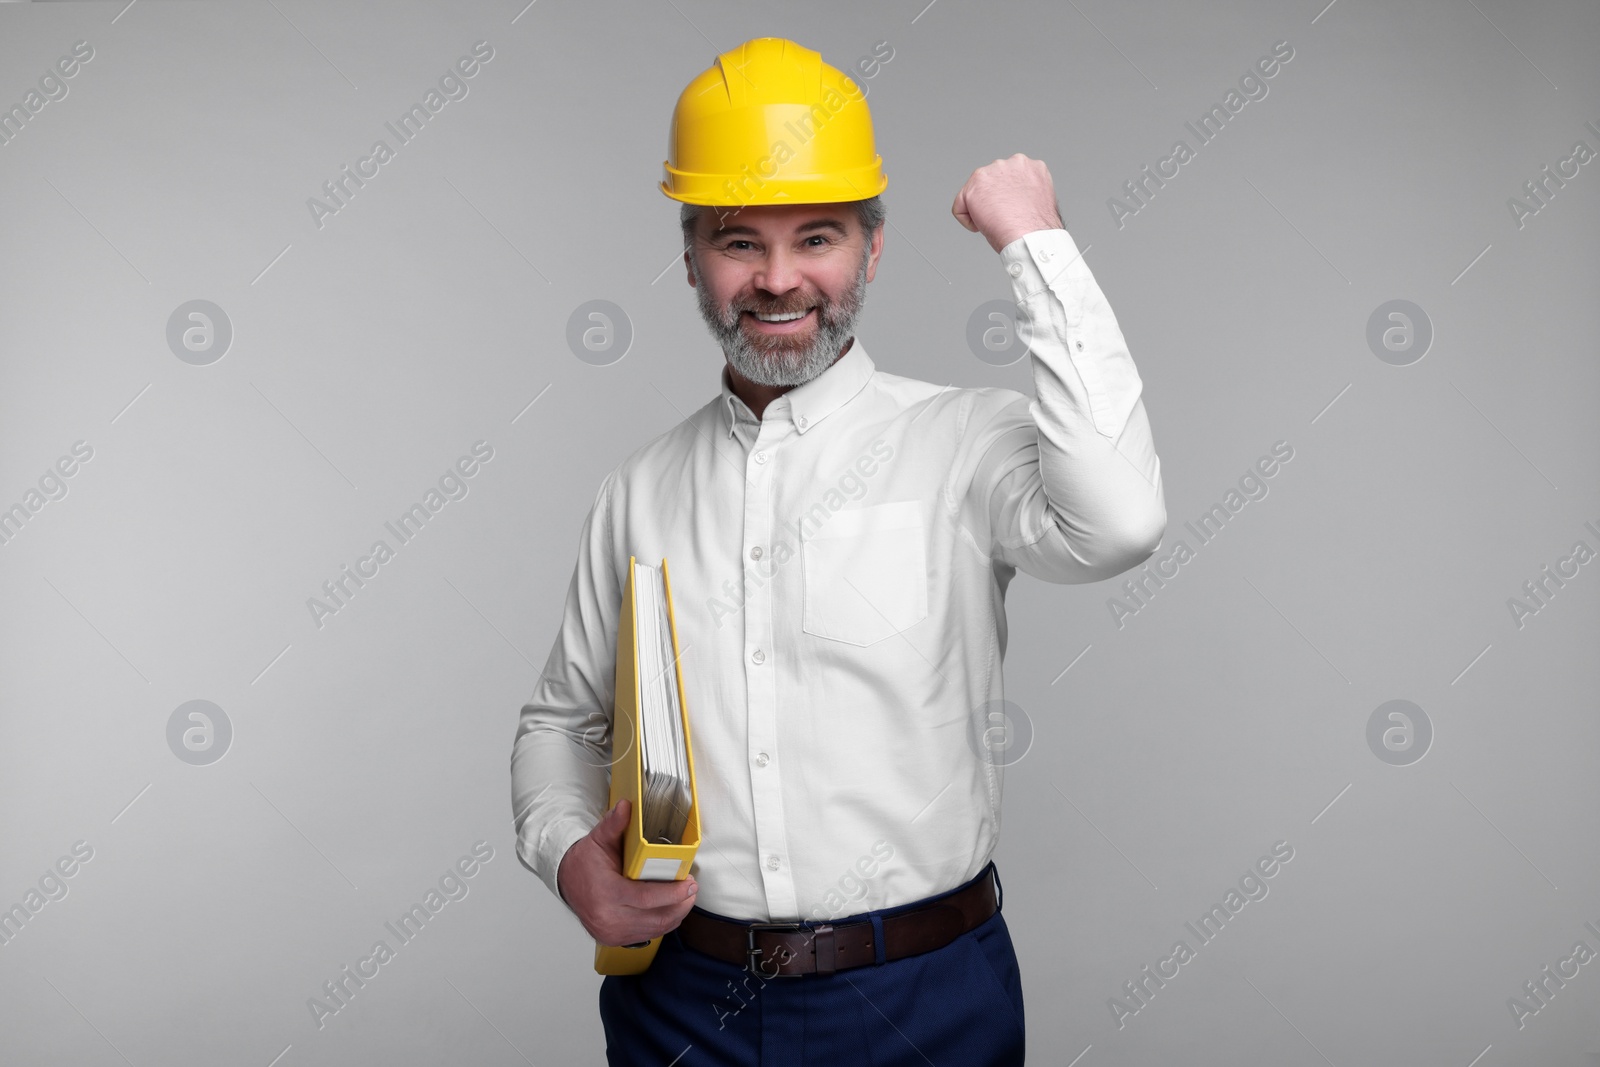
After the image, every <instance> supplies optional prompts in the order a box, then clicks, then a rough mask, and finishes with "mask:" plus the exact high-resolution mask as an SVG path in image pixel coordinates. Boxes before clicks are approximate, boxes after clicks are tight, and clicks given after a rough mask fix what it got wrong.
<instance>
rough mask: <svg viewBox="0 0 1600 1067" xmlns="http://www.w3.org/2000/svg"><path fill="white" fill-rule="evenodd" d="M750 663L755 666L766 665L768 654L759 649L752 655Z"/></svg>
mask: <svg viewBox="0 0 1600 1067" xmlns="http://www.w3.org/2000/svg"><path fill="white" fill-rule="evenodd" d="M750 662H751V663H755V664H762V663H765V662H767V654H766V653H765V652H763V651H761V650H760V649H759V648H758V649H756V650H755V651H754V652H752V653H750Z"/></svg>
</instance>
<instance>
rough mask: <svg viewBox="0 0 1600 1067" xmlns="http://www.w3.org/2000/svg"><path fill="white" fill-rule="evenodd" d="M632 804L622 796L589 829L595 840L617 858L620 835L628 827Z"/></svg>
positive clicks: (618, 855) (619, 857) (620, 842)
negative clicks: (591, 828)
mask: <svg viewBox="0 0 1600 1067" xmlns="http://www.w3.org/2000/svg"><path fill="white" fill-rule="evenodd" d="M631 811H632V805H631V804H630V802H629V801H628V798H627V797H623V798H622V799H621V800H618V801H617V802H616V803H615V804H613V805H612V806H611V810H610V811H608V812H606V813H605V816H604V817H603V818H601V820H600V821H599V822H597V823H595V824H594V829H593V830H591V831H589V832H590V833H591V834H592V835H593V836H594V839H595V840H596V841H598V842H599V843H600V844H601V845H602V846H604V847H605V849H606V851H607V852H610V853H612V854H613V855H615V856H616V857H618V859H619V860H620V859H621V856H622V835H623V833H625V832H626V831H627V829H628V815H629V813H630V812H631Z"/></svg>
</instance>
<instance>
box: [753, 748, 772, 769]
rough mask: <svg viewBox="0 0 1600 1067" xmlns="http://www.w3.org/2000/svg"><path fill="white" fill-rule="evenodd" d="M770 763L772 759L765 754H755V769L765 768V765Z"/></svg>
mask: <svg viewBox="0 0 1600 1067" xmlns="http://www.w3.org/2000/svg"><path fill="white" fill-rule="evenodd" d="M771 762H772V757H771V756H769V755H767V754H766V753H765V752H757V753H756V766H757V767H765V766H766V765H767V764H769V763H771Z"/></svg>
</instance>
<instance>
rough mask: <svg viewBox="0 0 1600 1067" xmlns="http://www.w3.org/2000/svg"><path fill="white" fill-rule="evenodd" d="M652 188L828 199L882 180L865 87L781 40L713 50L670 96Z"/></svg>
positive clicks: (768, 200) (762, 198)
mask: <svg viewBox="0 0 1600 1067" xmlns="http://www.w3.org/2000/svg"><path fill="white" fill-rule="evenodd" d="M662 167H663V169H664V170H665V172H666V179H665V180H664V181H662V183H661V191H662V192H663V193H665V194H667V196H669V197H671V198H672V199H674V200H681V201H683V202H684V203H686V204H703V205H708V206H716V207H746V206H749V205H753V204H833V203H840V202H842V201H847V200H865V199H867V198H868V197H872V196H876V195H878V194H879V193H881V192H883V190H884V189H885V188H886V187H887V186H888V184H889V179H888V178H887V177H885V176H884V173H883V158H882V157H881V156H879V155H878V153H877V150H876V149H875V148H874V146H873V140H872V115H871V113H870V112H869V111H868V110H867V97H866V93H865V92H864V91H863V90H862V88H861V86H860V85H859V84H857V83H856V81H855V80H854V79H852V78H851V77H850V76H849V75H847V74H845V73H844V72H843V71H841V70H838V69H837V68H835V67H831V66H829V65H828V64H827V63H824V62H823V61H822V55H821V54H820V53H818V52H813V51H812V50H811V49H809V48H805V47H803V46H801V45H798V44H796V43H795V42H793V41H790V40H785V39H784V38H782V37H757V38H755V39H754V40H750V41H746V42H745V43H744V44H742V45H739V46H738V47H737V48H734V49H731V50H730V51H727V52H724V53H722V55H720V56H718V57H717V61H716V62H715V63H714V64H712V66H711V67H710V68H709V69H708V70H706V71H704V72H703V73H701V74H700V75H699V76H698V77H696V78H695V79H694V81H692V82H690V83H689V85H688V87H687V88H685V89H684V90H683V94H682V95H681V96H679V97H678V106H677V107H676V108H674V109H673V112H672V132H671V133H670V134H669V135H668V137H667V158H666V160H665V162H664V163H663V164H662Z"/></svg>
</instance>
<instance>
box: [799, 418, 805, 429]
mask: <svg viewBox="0 0 1600 1067" xmlns="http://www.w3.org/2000/svg"><path fill="white" fill-rule="evenodd" d="M800 428H801V429H802V430H803V429H805V428H806V417H805V416H804V415H801V416H800Z"/></svg>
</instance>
